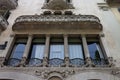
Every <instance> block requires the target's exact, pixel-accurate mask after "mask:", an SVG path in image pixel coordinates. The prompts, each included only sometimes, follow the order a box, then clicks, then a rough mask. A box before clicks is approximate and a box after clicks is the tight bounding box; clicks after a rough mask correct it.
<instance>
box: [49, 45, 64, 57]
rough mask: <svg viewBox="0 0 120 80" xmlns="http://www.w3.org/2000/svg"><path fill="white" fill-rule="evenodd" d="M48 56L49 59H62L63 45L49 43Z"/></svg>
mask: <svg viewBox="0 0 120 80" xmlns="http://www.w3.org/2000/svg"><path fill="white" fill-rule="evenodd" d="M49 58H50V59H53V58H59V59H64V45H63V44H51V45H50V57H49Z"/></svg>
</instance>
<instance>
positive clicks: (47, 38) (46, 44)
mask: <svg viewBox="0 0 120 80" xmlns="http://www.w3.org/2000/svg"><path fill="white" fill-rule="evenodd" d="M49 46H50V35H46V42H45V51H44V57H43V66H44V67H45V66H48V56H49Z"/></svg>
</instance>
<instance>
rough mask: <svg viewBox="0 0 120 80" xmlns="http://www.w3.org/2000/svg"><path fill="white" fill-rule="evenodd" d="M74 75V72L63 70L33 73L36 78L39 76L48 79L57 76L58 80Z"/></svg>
mask: <svg viewBox="0 0 120 80" xmlns="http://www.w3.org/2000/svg"><path fill="white" fill-rule="evenodd" d="M73 74H75V71H74V70H63V71H58V70H53V71H50V70H44V71H35V75H36V76H40V77H42V78H44V79H49V78H51V77H52V76H58V77H60V78H66V77H68V76H70V75H73Z"/></svg>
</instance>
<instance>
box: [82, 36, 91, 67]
mask: <svg viewBox="0 0 120 80" xmlns="http://www.w3.org/2000/svg"><path fill="white" fill-rule="evenodd" d="M82 42H83V50H84V54H85V61H86V66H92V65H93V64H92V61H91V59H90V54H89V50H88V46H87V40H86V37H85V35H82Z"/></svg>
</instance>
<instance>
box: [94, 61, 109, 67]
mask: <svg viewBox="0 0 120 80" xmlns="http://www.w3.org/2000/svg"><path fill="white" fill-rule="evenodd" d="M92 61H93V63H94V64H95V65H97V66H104V65H108V60H106V59H92Z"/></svg>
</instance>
